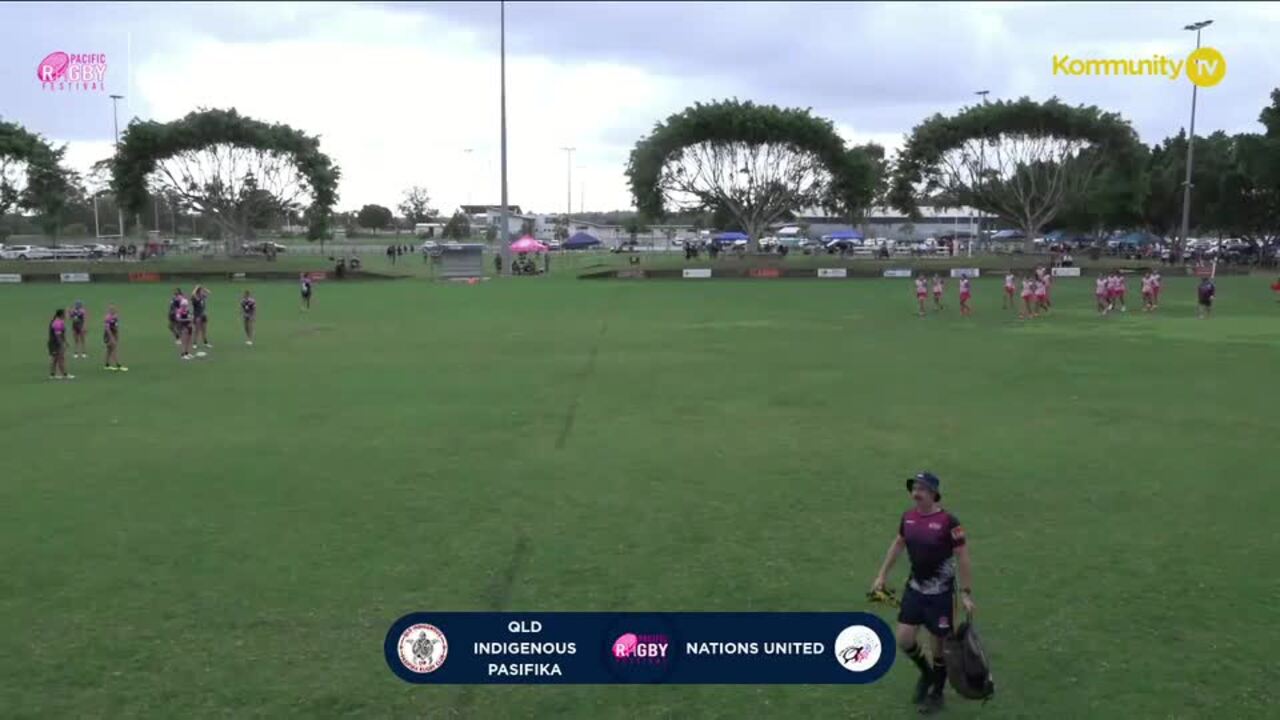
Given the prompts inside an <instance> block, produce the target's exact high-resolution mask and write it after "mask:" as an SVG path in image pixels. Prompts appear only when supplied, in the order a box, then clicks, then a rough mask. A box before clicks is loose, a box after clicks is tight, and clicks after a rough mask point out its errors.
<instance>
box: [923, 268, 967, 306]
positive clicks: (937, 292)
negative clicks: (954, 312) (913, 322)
mask: <svg viewBox="0 0 1280 720" xmlns="http://www.w3.org/2000/svg"><path fill="white" fill-rule="evenodd" d="M932 286H933V311H934V312H941V311H942V309H943V306H942V294H943V293H944V292H945V291H946V281H945V280H943V279H942V276H941V275H938V274H936V273H935V274H934V276H933V278H932ZM929 287H930V279H929V278H926V277H925V276H923V275H921V276H920V277H917V278H916V304H917V305H918V306H919V314H920V317H924V316H925V315H926V312H925V300H927V299H928V297H929ZM972 297H973V286H972V284H971V283H970V281H969V276H968V275H961V276H960V314H961V315H963V316H968V315H972V314H973V310H972V309H971V308H970V307H969V299H970V298H972Z"/></svg>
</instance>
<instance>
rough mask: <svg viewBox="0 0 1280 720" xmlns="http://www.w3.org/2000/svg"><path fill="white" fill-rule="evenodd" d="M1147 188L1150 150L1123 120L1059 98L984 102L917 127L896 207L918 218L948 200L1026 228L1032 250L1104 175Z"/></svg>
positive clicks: (898, 180) (900, 164)
mask: <svg viewBox="0 0 1280 720" xmlns="http://www.w3.org/2000/svg"><path fill="white" fill-rule="evenodd" d="M1107 171H1109V172H1111V173H1112V174H1113V176H1114V177H1113V179H1114V180H1115V181H1116V182H1119V183H1121V184H1124V183H1129V182H1131V183H1132V184H1133V186H1134V187H1140V181H1139V180H1138V178H1139V177H1140V171H1141V144H1140V143H1139V142H1138V138H1137V134H1136V133H1135V132H1134V131H1133V128H1132V127H1131V126H1130V125H1129V123H1128V122H1127V121H1125V120H1124V119H1122V118H1121V117H1120V116H1119V115H1115V114H1113V113H1107V112H1103V111H1102V110H1099V109H1098V108H1096V107H1083V106H1070V105H1067V104H1065V103H1062V102H1061V101H1059V100H1058V99H1056V98H1053V99H1050V100H1048V101H1045V102H1035V101H1033V100H1031V99H1029V98H1022V99H1020V100H1016V101H1002V102H995V103H982V104H980V105H975V106H972V107H968V108H965V109H963V110H961V111H960V112H959V113H957V114H955V115H951V116H944V115H934V116H933V117H931V118H929V119H927V120H925V121H924V122H923V123H921V124H920V125H918V126H916V127H915V129H914V130H913V131H912V133H911V136H910V137H909V138H908V139H907V144H906V146H905V147H904V148H903V150H902V152H901V153H900V154H899V157H898V161H897V165H896V168H895V172H894V177H893V184H892V187H891V189H890V192H889V196H888V197H889V201H890V202H891V203H892V204H893V205H894V206H895V207H897V208H899V209H900V210H902V211H904V212H906V213H908V214H909V215H911V216H913V217H916V216H918V215H919V211H918V207H917V204H918V199H919V198H920V197H922V196H933V195H936V194H942V195H945V196H947V197H949V198H953V199H954V200H955V201H956V202H959V203H960V204H964V205H968V206H970V207H975V208H978V209H979V210H981V211H983V212H985V213H988V214H991V215H995V216H996V217H998V218H999V219H1000V220H1002V221H1004V222H1006V223H1008V224H1010V225H1013V226H1015V227H1017V228H1020V229H1021V230H1022V231H1023V232H1024V233H1025V234H1026V237H1027V243H1028V244H1030V243H1031V241H1032V239H1034V238H1035V237H1036V236H1038V235H1039V234H1040V232H1041V230H1042V229H1043V228H1044V227H1045V226H1046V225H1047V224H1048V223H1050V222H1052V221H1053V220H1054V219H1055V218H1056V217H1057V216H1058V214H1059V213H1061V212H1062V211H1063V210H1064V209H1065V208H1067V207H1069V206H1070V205H1071V204H1072V203H1076V202H1080V201H1081V200H1082V199H1083V198H1084V197H1086V196H1087V195H1088V193H1089V192H1090V191H1091V190H1093V189H1094V188H1095V183H1096V182H1097V180H1098V178H1099V177H1100V176H1101V175H1103V174H1104V172H1107Z"/></svg>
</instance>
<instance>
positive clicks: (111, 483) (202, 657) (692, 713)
mask: <svg viewBox="0 0 1280 720" xmlns="http://www.w3.org/2000/svg"><path fill="white" fill-rule="evenodd" d="M1269 281H1270V280H1269V279H1266V280H1264V279H1263V278H1258V277H1253V278H1249V277H1239V278H1224V279H1222V280H1221V282H1220V283H1219V303H1218V308H1217V312H1218V316H1217V317H1214V318H1213V319H1212V320H1209V321H1199V320H1196V319H1195V317H1194V306H1193V303H1192V289H1193V281H1192V280H1190V279H1171V280H1169V281H1168V282H1167V290H1166V302H1165V306H1164V307H1162V308H1161V310H1160V312H1159V313H1158V314H1157V315H1154V316H1152V315H1144V314H1143V313H1141V312H1135V311H1133V309H1131V311H1130V312H1129V313H1128V314H1127V315H1125V316H1113V317H1108V318H1103V319H1100V318H1098V317H1096V316H1095V314H1094V313H1093V312H1092V308H1091V300H1092V298H1091V291H1092V282H1090V281H1089V280H1088V279H1085V280H1064V281H1062V282H1060V283H1059V285H1058V288H1057V290H1056V291H1055V302H1056V303H1057V305H1058V309H1056V310H1055V312H1054V314H1053V316H1052V317H1049V318H1045V319H1041V320H1036V321H1033V322H1027V323H1024V322H1019V321H1017V320H1015V319H1013V318H1012V317H1011V315H1009V314H1007V313H1002V312H1000V311H999V298H998V295H997V292H998V287H997V283H996V281H994V280H985V279H984V280H983V281H981V282H979V283H978V284H977V286H976V298H975V307H976V308H977V315H976V317H974V318H972V319H968V320H966V319H961V318H960V317H959V316H958V314H957V313H956V312H955V310H954V309H953V308H949V309H948V310H947V311H946V312H945V313H943V314H942V315H939V316H931V317H928V318H926V319H917V318H915V317H914V316H913V307H912V305H913V298H912V297H911V291H910V286H909V285H908V283H907V282H906V281H893V280H863V281H852V280H851V281H831V282H818V281H774V282H769V281H754V282H752V281H739V282H733V281H714V282H703V283H698V282H693V281H690V282H643V281H640V282H620V281H595V282H587V281H578V280H573V279H571V278H569V277H567V276H562V277H560V278H557V277H552V278H550V279H547V278H541V279H505V278H504V279H500V280H496V281H490V282H485V283H482V284H479V285H475V286H467V285H461V284H433V283H428V282H425V281H421V280H404V281H398V282H381V283H349V284H325V283H321V284H320V285H319V286H318V288H317V295H316V301H315V306H314V307H313V308H312V310H311V311H310V312H309V313H305V314H304V313H302V312H301V311H300V310H299V308H298V303H297V293H296V288H295V287H294V286H293V284H291V283H275V284H265V283H263V284H258V285H257V286H256V287H255V288H254V289H255V290H256V292H257V296H258V299H259V308H260V320H259V328H258V344H257V346H256V347H253V348H247V347H245V346H244V345H243V343H242V341H241V340H242V339H241V337H240V333H239V329H238V327H237V324H236V321H235V319H234V318H235V315H234V309H235V307H236V304H235V303H236V296H237V295H238V291H239V290H240V289H241V286H237V285H233V284H230V283H220V284H213V285H212V290H213V292H214V295H213V301H212V306H211V317H212V324H211V331H212V335H213V340H214V343H215V348H214V350H213V351H212V353H211V356H210V357H209V358H206V359H203V360H200V361H196V362H190V363H184V362H179V360H178V358H177V353H176V350H175V348H174V345H173V343H172V341H171V340H170V339H169V337H168V335H167V331H166V328H165V321H164V313H165V307H166V301H167V293H168V288H167V287H166V286H161V285H124V284H115V285H112V284H93V285H88V286H64V285H56V284H44V285H23V286H0V318H2V320H3V325H0V378H2V380H0V383H2V387H3V396H2V400H0V408H2V411H0V438H3V440H2V441H0V567H3V568H4V572H3V573H0V648H2V649H3V652H0V716H3V717H6V718H37V717H39V718H65V717H101V718H123V717H156V718H171V717H236V718H244V717H262V718H279V717H308V718H328V717H361V718H410V717H413V718H584V719H592V720H595V719H597V718H619V719H622V718H626V719H628V720H631V719H650V718H735V719H736V718H885V717H910V716H914V711H912V710H911V708H910V707H909V706H908V704H907V701H906V698H907V696H908V694H909V692H910V687H911V684H912V681H913V672H912V671H910V670H909V665H907V664H906V663H905V662H902V663H900V665H899V667H896V668H894V669H893V670H892V671H891V672H890V673H889V675H888V676H887V677H886V678H885V679H884V680H883V681H881V682H879V683H876V684H874V685H871V686H866V687H801V686H762V687H727V686H706V687H693V686H650V687H536V686H535V687H429V686H410V685H408V684H405V683H403V682H401V681H400V680H398V679H396V678H395V677H394V676H393V675H392V674H391V672H390V671H389V670H388V669H387V667H386V665H385V663H384V661H383V657H382V641H383V636H384V634H385V633H386V630H387V627H388V626H389V624H390V623H391V622H392V621H393V620H394V619H396V618H397V617H399V616H401V615H402V614H404V613H406V612H410V611H415V610H432V609H437V610H498V609H508V610H530V611H538V610H597V611H615V610H635V611H676V610H726V611H728V610H848V609H857V610H862V609H869V608H868V606H867V605H866V604H865V601H864V599H863V595H864V593H865V592H866V590H867V586H868V584H869V583H870V581H871V578H872V576H873V575H874V572H875V569H876V567H877V565H878V563H879V561H880V559H881V557H882V555H883V552H884V549H885V546H886V545H887V543H888V542H889V541H890V539H891V538H892V535H893V533H894V532H895V530H896V527H897V519H898V514H899V513H900V512H901V511H902V510H903V509H904V508H905V506H906V504H907V496H906V494H905V493H904V491H903V478H905V477H906V476H907V475H908V474H911V473H913V472H915V471H916V470H918V469H922V468H929V469H932V470H934V471H935V472H937V473H938V474H939V475H940V476H941V477H942V479H943V487H944V492H945V495H946V501H947V502H946V505H947V507H948V508H949V509H950V510H952V511H953V512H955V513H956V514H957V515H958V516H959V517H960V518H961V519H962V520H963V521H964V524H965V526H966V529H967V530H968V535H969V538H970V542H971V548H972V552H973V556H974V563H975V565H974V569H975V594H976V599H977V602H978V605H979V613H980V617H981V619H982V623H983V630H984V634H985V638H986V640H987V643H988V645H989V647H990V650H991V652H992V655H993V662H994V667H995V672H996V677H997V680H998V682H999V686H1000V691H999V694H998V695H997V697H996V699H995V700H994V701H993V702H992V703H990V704H988V705H985V706H982V705H978V704H966V703H965V702H964V701H962V700H957V699H955V697H954V695H952V696H951V701H950V706H949V709H948V711H947V715H948V716H950V717H956V718H977V717H982V718H1203V717H1217V718H1262V717H1274V714H1273V713H1274V712H1275V705H1274V703H1275V695H1274V692H1275V691H1274V682H1275V679H1274V677H1273V676H1272V675H1271V673H1270V668H1272V667H1273V665H1272V661H1273V657H1274V654H1275V653H1274V639H1275V637H1276V635H1275V629H1274V625H1275V618H1276V614H1275V602H1276V598H1277V597H1280V580H1277V576H1276V573H1275V572H1274V568H1275V567H1276V564H1277V562H1278V561H1280V555H1278V553H1277V548H1280V542H1278V541H1280V537H1278V536H1277V531H1276V528H1275V524H1274V522H1273V520H1272V518H1274V516H1275V514H1276V512H1277V511H1280V499H1277V495H1276V493H1275V492H1274V489H1273V486H1274V484H1275V483H1274V476H1273V475H1272V474H1271V473H1272V468H1271V464H1272V462H1271V461H1273V460H1274V458H1275V447H1276V434H1275V418H1276V412H1277V406H1276V397H1277V395H1276V392H1275V389H1274V388H1275V383H1276V369H1277V367H1280V364H1278V363H1277V360H1280V304H1277V303H1276V302H1275V299H1274V298H1273V297H1272V293H1271V292H1270V290H1269V289H1268V288H1267V284H1268V282H1269ZM1131 285H1132V284H1131ZM950 292H951V293H954V283H953V284H952V287H951V288H950ZM77 297H80V298H83V299H84V300H85V301H86V303H87V304H88V305H89V307H90V310H91V312H92V313H93V316H92V319H91V320H92V324H91V326H90V329H91V332H90V347H91V349H92V357H91V359H89V360H69V361H68V362H69V363H71V366H72V371H73V372H74V373H75V374H76V375H78V378H77V379H76V380H75V381H73V382H51V381H49V380H48V379H47V378H46V373H47V358H46V357H45V354H44V333H45V323H46V322H47V320H48V317H49V315H50V314H51V313H52V310H53V309H54V307H56V306H58V305H63V306H65V305H68V304H70V302H71V301H72V300H74V299H76V298H77ZM108 301H112V302H115V303H117V305H118V306H119V307H120V310H121V313H122V318H123V320H122V333H123V343H122V357H123V359H124V360H125V362H126V363H127V364H128V365H129V366H130V368H131V372H129V373H128V374H118V373H107V372H104V371H102V370H101V367H100V363H101V359H100V353H101V344H100V342H98V341H99V340H100V335H101V331H100V324H99V323H100V318H101V311H102V309H103V307H104V305H105V303H107V302H108ZM1134 301H1135V304H1136V298H1135V300H1134ZM903 568H904V565H903V564H900V565H899V568H898V570H897V572H896V573H895V576H894V580H895V582H901V580H902V578H903V573H904V569H903ZM877 611H878V612H881V613H882V614H885V615H886V616H888V612H887V611H884V610H877Z"/></svg>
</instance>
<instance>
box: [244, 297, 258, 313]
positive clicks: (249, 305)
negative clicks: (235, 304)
mask: <svg viewBox="0 0 1280 720" xmlns="http://www.w3.org/2000/svg"><path fill="white" fill-rule="evenodd" d="M240 312H241V313H243V314H244V316H245V317H253V316H254V314H255V313H257V312H258V301H257V300H254V299H253V298H251V297H247V298H244V299H243V300H241V301H240Z"/></svg>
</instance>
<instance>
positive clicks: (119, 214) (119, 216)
mask: <svg viewBox="0 0 1280 720" xmlns="http://www.w3.org/2000/svg"><path fill="white" fill-rule="evenodd" d="M123 99H124V96H123V95H112V96H111V124H112V125H113V126H114V127H115V131H116V155H119V154H120V110H119V107H120V101H121V100H123ZM116 222H118V223H119V228H118V230H117V232H118V233H119V234H120V244H121V245H123V244H124V208H123V207H121V205H120V195H119V194H118V193H117V194H116Z"/></svg>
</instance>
